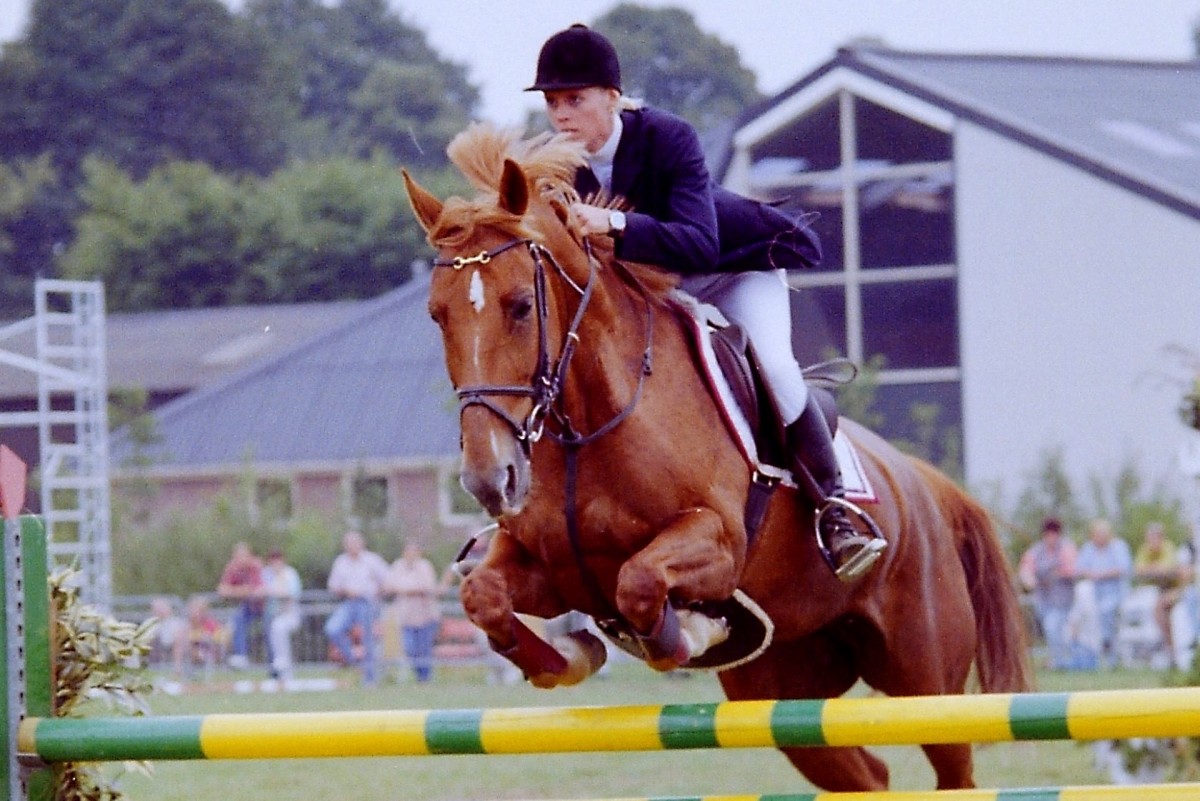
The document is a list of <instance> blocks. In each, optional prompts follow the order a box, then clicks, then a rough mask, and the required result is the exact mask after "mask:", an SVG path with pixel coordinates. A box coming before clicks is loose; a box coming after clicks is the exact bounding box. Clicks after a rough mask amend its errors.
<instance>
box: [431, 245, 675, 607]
mask: <svg viewBox="0 0 1200 801" xmlns="http://www.w3.org/2000/svg"><path fill="white" fill-rule="evenodd" d="M521 246H525V247H526V248H527V249H528V251H529V255H530V257H531V258H532V259H533V264H534V274H533V286H534V305H535V308H536V311H537V322H538V357H537V365H536V367H535V368H534V372H533V376H532V377H531V378H530V382H529V384H528V385H511V384H475V385H471V386H465V387H457V388H456V389H455V394H457V396H458V411H459V417H460V418H461V416H462V413H463V412H464V411H465V410H466V409H468V408H470V407H471V406H482V407H484V408H485V409H487V410H488V411H490V412H491V413H492V414H494V415H496V416H497V417H499V418H500V419H501V420H503V421H504V422H505V423H506V424H507V425H508V426H509V428H510V429H512V431H513V434H514V435H515V436H516V438H517V440H518V441H519V442H520V443H521V447H522V449H523V450H524V451H525V454H526V456H529V454H530V451H531V449H532V447H533V444H534V443H535V442H537V441H538V440H539V439H541V437H542V434H543V433H548V434H549V435H550V437H551V438H552V439H553V440H554V441H555V442H557V443H558V444H559V445H561V446H562V448H563V450H564V453H565V456H566V479H565V492H564V494H565V498H564V502H563V505H564V508H563V511H564V515H565V518H566V526H567V539H568V540H569V542H570V544H571V552H572V554H573V555H574V557H575V563H576V567H577V568H578V570H579V573H580V575H581V576H582V578H583V581H584V583H585V584H586V585H587V586H588V588H589V590H590V592H591V593H592V595H593V596H594V597H595V599H596V600H597V601H598V602H599V603H600V604H601V606H604V607H606V608H608V609H609V610H610V611H611V612H612V613H613V614H614V615H615V613H616V610H615V609H613V607H612V604H610V603H609V602H608V599H607V597H606V596H605V595H604V593H603V591H602V590H601V588H600V585H599V582H598V581H597V579H596V577H595V575H593V574H592V572H591V571H590V570H589V569H588V568H587V564H586V562H585V561H584V554H583V545H582V543H581V541H580V536H579V522H578V516H577V497H576V496H577V478H578V473H579V465H578V456H579V450H580V449H581V448H583V446H585V445H587V444H588V443H590V442H594V441H595V440H597V439H599V438H601V437H603V436H604V435H606V434H608V433H609V432H611V431H612V430H613V429H615V428H616V427H617V426H619V425H620V424H621V423H622V422H623V421H624V420H625V419H626V418H627V417H629V415H630V414H632V412H633V410H634V408H635V407H636V406H637V404H638V401H639V400H641V397H642V391H643V389H644V387H645V382H646V377H647V376H649V375H650V374H651V373H652V372H653V351H654V304H653V301H652V300H651V298H650V295H649V292H648V291H647V290H646V287H645V286H644V285H643V284H642V282H641V281H640V280H639V279H638V277H637V276H636V275H634V274H633V273H632V272H631V271H630V270H629V269H628V268H627V267H626V266H625V265H624V264H622V263H621V262H619V261H615V260H614V262H613V265H614V268H616V269H617V270H619V271H620V272H621V274H622V276H623V277H624V278H625V280H626V281H627V282H629V283H631V284H632V285H633V286H634V287H636V288H637V290H638V292H639V293H640V294H641V296H642V299H643V301H644V303H645V307H646V330H645V342H646V345H645V349H644V350H643V351H642V361H641V366H640V368H639V370H638V380H637V387H636V388H635V389H634V392H633V396H632V397H631V398H630V400H629V402H628V403H627V404H626V405H625V407H624V408H623V409H621V411H619V412H617V414H616V415H614V416H613V417H612V418H611V419H609V420H608V422H606V423H605V424H604V425H602V426H600V427H599V428H597V429H596V430H595V431H592V432H591V433H589V434H582V433H580V432H579V431H577V430H576V428H575V426H574V425H573V424H572V422H571V420H570V418H569V417H568V416H567V414H566V412H565V410H564V409H562V407H561V404H560V403H559V400H560V396H561V393H562V389H563V384H564V382H565V381H566V376H567V368H568V367H569V366H570V363H571V358H572V356H573V355H574V354H575V349H576V347H577V346H578V344H579V342H580V337H579V327H580V325H581V324H582V323H583V317H584V314H585V313H586V312H587V308H588V304H589V303H590V302H591V298H592V291H593V288H594V287H595V284H596V276H597V266H596V256H595V254H594V253H593V252H592V248H591V245H590V243H589V242H588V241H587V240H586V239H584V240H583V250H584V253H585V254H586V255H587V260H588V280H587V284H586V285H584V286H583V287H580V286H579V285H578V284H577V283H575V281H574V280H572V278H571V277H570V276H569V275H567V273H566V271H565V270H563V268H562V265H560V264H559V263H558V260H557V259H555V258H554V254H553V253H551V252H550V250H549V249H548V248H546V247H545V246H543V245H541V244H539V243H537V242H535V241H533V240H532V239H525V238H516V239H512V240H510V241H509V242H506V243H504V244H503V245H499V246H497V247H495V248H492V249H491V250H483V251H480V252H479V253H478V254H476V255H474V256H468V257H462V256H456V257H454V258H449V259H447V258H440V257H439V258H436V259H434V261H433V266H434V267H451V268H453V269H455V270H461V269H462V268H463V267H466V266H468V265H471V264H487V263H489V262H490V261H491V260H492V259H494V258H495V257H496V256H499V255H500V254H502V253H505V252H507V251H509V250H512V249H514V248H518V247H521ZM547 262H549V264H550V265H551V266H553V267H554V270H555V272H557V273H558V275H559V276H560V277H561V278H562V279H563V280H564V281H565V282H566V283H567V285H568V286H569V287H571V288H572V289H573V290H574V291H575V292H576V293H577V294H578V295H579V297H580V301H579V307H578V308H577V309H576V310H575V314H574V316H573V317H572V319H571V323H570V325H569V326H568V328H567V332H566V335H565V336H564V337H563V344H562V349H561V351H560V352H559V354H558V358H557V359H555V360H553V361H552V360H551V358H550V347H549V341H548V334H547V322H548V317H549V304H548V302H547V295H546V263H547ZM498 397H523V398H531V399H532V401H533V405H532V407H531V408H530V410H529V414H527V415H526V416H525V419H524V420H516V419H514V418H513V416H512V415H510V414H509V413H508V412H506V411H505V410H504V409H503V408H501V407H500V406H499V404H497V403H496V402H495V401H494V400H493V398H498ZM550 417H552V418H553V419H554V421H555V423H556V428H558V429H559V430H557V431H554V430H549V431H547V430H546V427H545V426H546V420H547V418H550Z"/></svg>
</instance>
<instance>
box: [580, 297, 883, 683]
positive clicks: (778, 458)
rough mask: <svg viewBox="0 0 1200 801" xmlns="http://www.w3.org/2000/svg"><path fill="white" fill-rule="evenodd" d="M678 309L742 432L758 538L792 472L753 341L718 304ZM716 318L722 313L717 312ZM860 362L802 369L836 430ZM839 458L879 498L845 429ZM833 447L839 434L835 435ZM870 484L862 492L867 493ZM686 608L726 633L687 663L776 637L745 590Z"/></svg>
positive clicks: (716, 661)
mask: <svg viewBox="0 0 1200 801" xmlns="http://www.w3.org/2000/svg"><path fill="white" fill-rule="evenodd" d="M675 299H676V302H677V304H678V309H679V314H680V316H681V317H682V318H684V320H685V322H688V323H690V325H688V326H686V327H687V328H688V329H689V331H690V332H691V333H692V334H693V343H694V344H695V346H696V349H697V351H698V353H699V363H700V366H701V368H702V370H703V372H704V373H705V375H706V377H707V379H708V384H709V386H710V388H711V390H712V392H713V394H714V397H715V399H716V400H717V403H718V406H720V407H721V409H722V411H723V412H724V414H725V418H726V421H727V422H728V423H729V425H730V427H731V428H732V429H733V431H734V433H735V434H736V435H737V439H739V441H740V444H741V446H742V450H743V452H744V453H745V455H746V457H747V460H748V461H749V463H750V464H751V465H753V466H754V470H753V477H752V480H751V483H750V493H749V497H748V499H747V505H746V532H747V537H748V538H749V539H750V540H751V541H753V536H754V534H755V532H756V531H757V528H758V524H759V523H760V522H761V520H762V516H763V514H764V513H765V511H766V507H767V504H768V503H769V502H770V498H771V495H772V494H773V493H774V491H775V489H776V488H777V487H778V485H779V484H780V483H783V482H787V481H789V480H790V472H789V471H788V470H787V469H786V468H785V467H783V465H788V464H789V463H790V459H789V457H788V453H787V451H786V447H787V446H786V444H785V442H786V439H785V436H784V432H783V424H782V422H781V421H780V419H779V415H778V414H776V412H775V408H774V405H773V404H772V403H771V400H770V395H769V394H768V391H767V387H766V384H765V382H764V381H763V378H762V370H761V368H760V367H759V366H758V361H757V357H756V355H755V353H754V348H753V347H752V346H751V344H750V340H749V337H748V336H747V335H746V332H745V330H744V329H743V328H742V327H741V326H738V325H736V324H732V323H729V322H728V321H727V320H725V319H724V318H723V317H721V316H720V312H719V311H717V310H716V309H713V308H712V307H710V306H706V305H704V304H700V303H698V302H697V301H696V300H695V299H693V298H691V296H688V295H684V294H682V293H677V294H676V296H675ZM717 318H719V319H717ZM856 372H857V369H856V368H855V367H854V365H853V364H852V363H851V362H849V361H846V360H837V361H832V362H824V363H821V364H817V365H814V366H812V367H809V368H807V369H805V371H804V375H805V380H806V381H808V388H809V392H811V393H812V394H813V397H814V398H816V399H817V403H818V408H820V410H821V412H822V414H824V415H825V418H826V421H827V422H828V423H829V430H830V432H831V433H833V434H834V435H835V437H836V433H837V423H838V412H837V402H836V400H835V398H834V396H833V393H832V392H831V391H830V388H831V387H833V386H836V385H839V384H844V383H848V382H849V381H851V380H853V378H854V376H855V374H856ZM841 441H842V443H843V448H842V451H843V453H839V457H838V461H839V464H841V466H842V468H843V473H844V474H845V473H847V472H851V471H848V470H847V462H851V463H853V464H854V466H855V467H856V468H857V469H856V470H854V471H853V472H854V473H855V475H857V476H860V477H862V478H863V481H860V482H856V483H857V484H858V487H857V488H856V489H857V492H858V495H859V497H861V498H868V497H869V499H871V500H874V493H873V492H871V491H870V487H869V484H868V483H867V482H865V473H864V472H863V471H862V467H861V465H859V464H857V455H856V454H855V453H854V451H853V447H852V446H850V445H849V443H848V442H847V441H846V439H845V437H844V436H843V437H841ZM835 447H836V441H835ZM848 489H849V487H848ZM864 489H865V493H864ZM685 609H686V610H688V611H691V612H695V613H699V614H703V615H705V616H707V617H711V618H715V619H720V620H723V621H724V624H725V627H726V629H727V630H728V632H729V636H728V637H727V638H726V639H725V641H723V642H721V643H719V644H717V645H715V646H713V647H711V648H709V649H708V650H707V651H705V652H704V653H703V654H700V655H699V656H698V657H696V658H695V659H693V660H691V661H690V662H688V663H687V664H685V665H683V666H682V667H684V668H688V669H709V670H726V669H729V668H732V667H736V666H738V665H741V664H744V663H746V662H749V661H751V660H753V659H755V658H757V657H758V656H759V655H760V654H761V653H762V652H763V651H765V650H766V649H767V647H768V646H769V645H770V644H771V640H772V638H773V636H774V630H775V626H774V623H773V622H772V621H771V618H770V617H769V616H768V615H767V614H766V612H764V611H763V609H762V608H761V607H759V606H758V604H757V603H755V602H754V600H753V599H751V598H750V597H749V596H748V595H746V594H745V593H743V592H742V591H741V590H736V591H735V592H734V594H733V595H732V596H731V597H730V598H727V599H724V600H722V601H706V602H703V603H697V604H691V605H689V606H687V607H685ZM596 625H597V627H598V628H599V629H600V631H601V632H603V633H604V634H605V636H607V637H608V639H609V640H610V641H612V642H613V643H614V644H615V645H616V646H617V647H619V648H621V649H622V650H624V651H626V652H627V653H629V654H631V655H633V656H635V657H637V658H639V659H642V660H646V661H649V660H648V656H649V655H648V654H647V653H646V648H645V644H644V643H643V642H642V641H641V640H640V639H639V638H638V637H637V635H636V634H635V633H634V632H632V631H630V630H629V627H628V625H627V624H626V623H625V622H624V621H620V620H611V621H608V620H597V621H596Z"/></svg>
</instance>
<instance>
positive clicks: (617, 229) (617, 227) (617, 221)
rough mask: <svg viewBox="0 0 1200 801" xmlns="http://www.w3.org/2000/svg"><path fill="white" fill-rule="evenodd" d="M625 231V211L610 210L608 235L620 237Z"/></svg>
mask: <svg viewBox="0 0 1200 801" xmlns="http://www.w3.org/2000/svg"><path fill="white" fill-rule="evenodd" d="M623 233H625V212H623V211H615V210H614V211H610V212H609V213H608V235H609V236H611V237H618V236H620V235H621V234H623Z"/></svg>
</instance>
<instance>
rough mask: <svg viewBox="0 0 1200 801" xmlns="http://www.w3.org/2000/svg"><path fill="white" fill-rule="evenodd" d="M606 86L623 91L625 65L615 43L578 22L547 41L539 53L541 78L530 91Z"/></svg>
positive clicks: (538, 74)
mask: <svg viewBox="0 0 1200 801" xmlns="http://www.w3.org/2000/svg"><path fill="white" fill-rule="evenodd" d="M586 86H603V87H605V88H612V89H616V90H617V91H620V90H621V64H620V62H619V61H617V51H616V49H615V48H614V47H613V46H612V43H611V42H609V41H608V39H605V38H604V37H603V36H601V35H600V34H598V33H596V32H595V31H593V30H591V29H590V28H588V27H587V26H586V25H581V24H579V23H576V24H574V25H572V26H571V27H570V28H567V29H566V30H565V31H559V32H558V33H556V34H554V35H553V36H551V37H550V38H549V39H547V40H546V43H545V44H544V45H542V52H541V53H539V54H538V62H537V80H536V81H534V84H533V86H530V87H528V88H527V89H526V90H525V91H526V92H544V91H547V90H553V89H582V88H584V87H586Z"/></svg>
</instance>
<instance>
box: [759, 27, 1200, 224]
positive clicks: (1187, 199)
mask: <svg viewBox="0 0 1200 801" xmlns="http://www.w3.org/2000/svg"><path fill="white" fill-rule="evenodd" d="M837 68H849V69H851V70H854V71H857V72H859V73H861V74H863V75H865V76H868V77H870V78H872V79H875V80H878V81H880V82H882V83H884V84H887V85H890V86H893V87H895V88H897V89H899V90H901V91H904V92H906V93H908V94H911V95H913V96H915V97H919V98H921V99H923V100H925V101H927V102H929V103H932V104H934V105H936V106H940V107H942V108H944V109H946V110H948V111H950V112H951V113H953V114H955V115H956V116H958V117H961V118H965V119H969V120H971V121H972V122H975V123H977V124H979V125H982V126H984V127H987V128H989V129H991V130H994V131H996V132H998V133H1001V134H1003V135H1005V136H1009V137H1011V138H1014V139H1017V140H1019V141H1022V142H1023V143H1025V144H1027V145H1029V146H1032V147H1034V148H1037V149H1039V150H1042V151H1043V152H1046V153H1048V154H1050V155H1052V156H1054V157H1056V158H1060V159H1063V160H1065V161H1068V162H1071V163H1073V164H1075V165H1076V166H1079V167H1081V168H1083V169H1085V170H1087V171H1089V172H1091V173H1093V174H1095V175H1098V176H1100V177H1103V178H1105V179H1106V180H1110V181H1113V182H1115V183H1117V184H1119V185H1121V186H1123V187H1125V188H1126V189H1129V190H1131V191H1134V192H1137V193H1139V194H1142V195H1145V196H1147V197H1150V198H1152V199H1154V200H1156V201H1157V202H1160V203H1163V204H1165V205H1167V206H1170V207H1171V208H1174V209H1176V210H1178V211H1180V212H1182V213H1184V214H1187V215H1189V216H1192V217H1196V218H1200V60H1196V61H1188V62H1172V63H1167V62H1132V61H1112V60H1095V59H1072V58H1045V57H1025V56H994V55H945V54H922V53H910V52H901V51H895V50H889V49H886V48H879V47H873V46H857V45H856V46H854V47H846V48H842V49H841V50H839V51H838V54H837V56H836V58H834V59H833V60H832V61H830V62H828V63H826V64H825V65H824V66H822V67H821V68H820V69H818V70H817V71H815V72H813V73H812V74H810V75H807V76H805V77H804V78H803V79H801V80H800V81H798V82H797V83H796V84H794V85H793V86H791V87H789V88H788V89H787V90H785V91H784V92H782V93H780V94H779V95H777V96H775V97H773V98H771V99H770V100H769V101H767V102H766V103H764V104H762V105H760V106H758V107H756V108H754V109H751V110H750V111H748V112H747V114H746V115H744V116H743V118H742V120H741V123H742V124H744V123H746V122H748V121H749V120H750V119H753V118H754V117H757V116H759V115H761V114H762V113H763V112H764V111H766V110H768V109H770V108H772V107H774V106H776V105H778V104H780V103H781V102H783V101H785V100H786V99H787V98H789V97H790V96H792V95H793V94H795V93H796V92H799V91H800V90H802V89H803V88H804V87H806V86H808V85H810V84H812V83H813V82H815V81H816V80H818V79H819V78H821V77H822V76H824V75H825V74H827V73H828V72H830V71H832V70H834V69H837Z"/></svg>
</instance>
